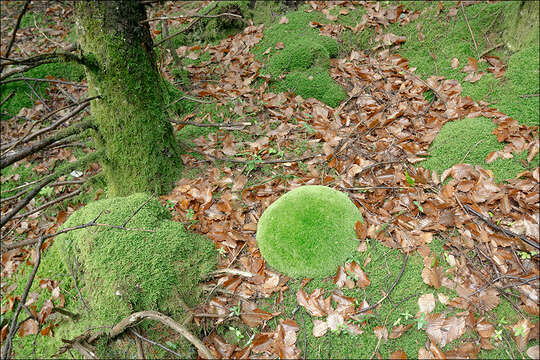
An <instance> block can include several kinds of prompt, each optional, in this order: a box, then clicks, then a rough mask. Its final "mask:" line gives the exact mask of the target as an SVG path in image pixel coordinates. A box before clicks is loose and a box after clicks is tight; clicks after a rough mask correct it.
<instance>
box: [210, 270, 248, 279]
mask: <svg viewBox="0 0 540 360" xmlns="http://www.w3.org/2000/svg"><path fill="white" fill-rule="evenodd" d="M220 274H230V275H239V276H244V277H253V276H255V275H254V274H253V273H250V272H249V271H242V270H237V269H219V270H216V271H212V272H211V273H210V275H214V276H215V275H220Z"/></svg>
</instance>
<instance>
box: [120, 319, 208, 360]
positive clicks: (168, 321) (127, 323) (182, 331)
mask: <svg viewBox="0 0 540 360" xmlns="http://www.w3.org/2000/svg"><path fill="white" fill-rule="evenodd" d="M144 319H151V320H156V321H159V322H160V323H162V324H163V325H166V326H168V327H170V328H171V329H173V330H175V331H176V332H178V333H179V334H180V335H182V336H183V337H185V338H186V339H187V340H188V341H189V342H191V343H192V344H193V346H195V347H196V348H197V350H199V351H200V353H201V354H202V355H203V356H204V357H205V358H207V359H212V358H213V355H212V352H210V349H208V348H207V347H206V345H204V344H203V342H202V341H201V340H199V339H198V338H196V337H195V336H194V335H193V334H192V333H191V332H190V331H189V330H188V329H186V328H185V327H184V326H182V325H180V324H178V323H177V322H176V321H174V320H173V319H171V318H170V317H168V316H165V315H163V314H161V313H159V312H157V311H151V310H148V311H140V312H136V313H133V314H131V315H129V316H128V317H126V318H124V319H123V320H122V321H120V322H119V323H118V324H116V325H115V326H114V327H113V328H112V330H111V332H110V336H111V337H112V338H115V337H116V336H118V335H120V334H121V333H122V332H124V331H125V330H126V329H127V328H129V327H131V326H133V325H134V324H137V323H138V322H139V321H141V320H144Z"/></svg>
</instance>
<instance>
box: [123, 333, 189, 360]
mask: <svg viewBox="0 0 540 360" xmlns="http://www.w3.org/2000/svg"><path fill="white" fill-rule="evenodd" d="M129 330H130V331H131V333H132V334H134V335H135V336H136V337H138V338H139V339H141V340H144V341H146V342H147V343H149V344H152V345H155V346H157V347H160V348H162V349H163V350H165V351H167V352H169V353H171V354H173V355H174V356H177V357H178V358H179V359H180V358H183V357H184V356H183V355H181V354H179V353H177V352H175V351H173V350H171V349H169V348H168V347H166V346H165V345H162V344H160V343H158V342H155V341H152V340H150V339H147V338H145V337H144V336H142V335H141V334H139V333H138V332H136V331H135V330H133V329H129Z"/></svg>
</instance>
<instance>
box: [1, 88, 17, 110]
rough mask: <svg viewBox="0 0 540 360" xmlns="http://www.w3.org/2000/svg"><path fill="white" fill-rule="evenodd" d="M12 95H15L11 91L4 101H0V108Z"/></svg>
mask: <svg viewBox="0 0 540 360" xmlns="http://www.w3.org/2000/svg"><path fill="white" fill-rule="evenodd" d="M13 94H15V91H14V90H11V92H10V93H9V94H8V95H7V96H6V97H5V98H4V100H2V101H0V106H2V105H4V103H5V102H6V101H8V100H9V99H10V98H11V97H12V96H13Z"/></svg>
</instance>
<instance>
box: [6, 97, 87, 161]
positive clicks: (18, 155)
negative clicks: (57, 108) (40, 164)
mask: <svg viewBox="0 0 540 360" xmlns="http://www.w3.org/2000/svg"><path fill="white" fill-rule="evenodd" d="M84 106H86V105H84ZM81 107H83V105H81ZM83 108H84V107H83ZM80 110H82V108H81V109H80ZM91 127H93V124H92V121H91V120H90V119H86V120H83V121H81V122H79V123H76V124H74V125H71V126H70V127H67V128H64V129H62V130H60V131H58V132H57V133H56V134H54V135H52V136H50V137H48V138H45V139H43V140H40V141H38V142H37V143H35V144H33V145H31V146H26V147H23V148H22V149H20V150H18V151H12V152H11V153H8V154H4V155H2V156H1V157H0V169H3V168H5V167H7V166H9V165H11V164H13V163H14V162H16V161H19V160H22V159H24V158H25V157H27V156H28V155H31V154H33V153H36V152H38V151H40V150H42V149H44V148H46V147H48V146H49V145H52V144H54V143H55V142H57V141H58V140H62V139H64V138H67V137H69V136H71V135H75V134H79V133H81V132H82V131H84V130H86V129H89V128H91Z"/></svg>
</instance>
